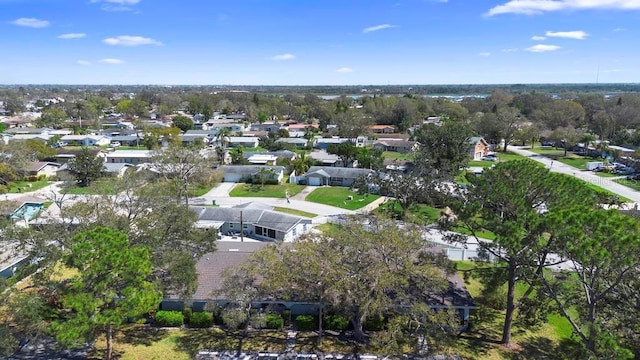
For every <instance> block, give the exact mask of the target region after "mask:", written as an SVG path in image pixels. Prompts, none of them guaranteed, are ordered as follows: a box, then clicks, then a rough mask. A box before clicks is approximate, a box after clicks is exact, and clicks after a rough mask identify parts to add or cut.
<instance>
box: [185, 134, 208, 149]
mask: <svg viewBox="0 0 640 360" xmlns="http://www.w3.org/2000/svg"><path fill="white" fill-rule="evenodd" d="M179 136H180V140H181V141H182V145H185V146H189V145H193V144H194V143H196V142H198V141H201V144H207V143H209V141H210V140H211V139H210V138H209V137H208V136H207V135H206V134H180V135H179Z"/></svg>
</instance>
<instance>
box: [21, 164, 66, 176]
mask: <svg viewBox="0 0 640 360" xmlns="http://www.w3.org/2000/svg"><path fill="white" fill-rule="evenodd" d="M27 166H28V168H27V170H28V172H29V175H31V176H41V175H44V176H46V177H53V176H56V173H57V172H58V170H59V169H60V166H62V164H60V163H56V162H46V161H36V162H32V163H29V164H28V165H27Z"/></svg>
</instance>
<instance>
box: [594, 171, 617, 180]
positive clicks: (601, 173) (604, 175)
mask: <svg viewBox="0 0 640 360" xmlns="http://www.w3.org/2000/svg"><path fill="white" fill-rule="evenodd" d="M596 175H597V176H600V177H605V178H611V177H618V176H622V175H620V174H614V173H608V172H604V171H601V172H597V173H596Z"/></svg>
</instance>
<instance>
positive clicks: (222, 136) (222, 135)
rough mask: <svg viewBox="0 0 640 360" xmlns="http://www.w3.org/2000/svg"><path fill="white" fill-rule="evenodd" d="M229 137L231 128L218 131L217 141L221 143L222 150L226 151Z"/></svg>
mask: <svg viewBox="0 0 640 360" xmlns="http://www.w3.org/2000/svg"><path fill="white" fill-rule="evenodd" d="M229 135H231V130H229V128H221V129H218V133H217V134H216V137H215V139H216V141H217V142H219V143H220V147H222V149H225V148H226V147H227V144H229Z"/></svg>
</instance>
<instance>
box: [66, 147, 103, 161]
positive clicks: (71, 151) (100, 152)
mask: <svg viewBox="0 0 640 360" xmlns="http://www.w3.org/2000/svg"><path fill="white" fill-rule="evenodd" d="M79 151H80V150H79V149H58V153H57V154H56V156H55V158H56V162H57V163H61V164H64V163H67V162H68V161H69V160H71V159H73V158H75V157H76V153H78V152H79ZM89 151H91V152H92V153H94V154H95V155H96V156H98V157H101V158H105V157H106V152H105V150H104V149H102V148H90V149H89Z"/></svg>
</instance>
